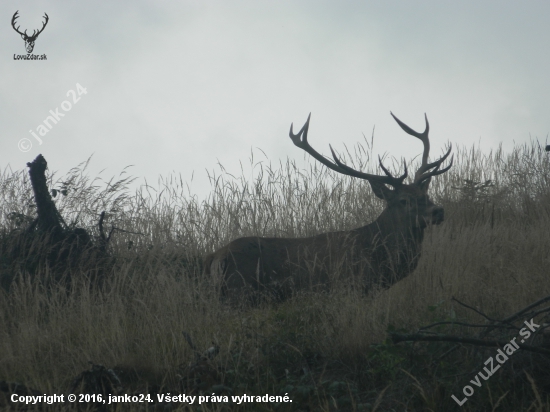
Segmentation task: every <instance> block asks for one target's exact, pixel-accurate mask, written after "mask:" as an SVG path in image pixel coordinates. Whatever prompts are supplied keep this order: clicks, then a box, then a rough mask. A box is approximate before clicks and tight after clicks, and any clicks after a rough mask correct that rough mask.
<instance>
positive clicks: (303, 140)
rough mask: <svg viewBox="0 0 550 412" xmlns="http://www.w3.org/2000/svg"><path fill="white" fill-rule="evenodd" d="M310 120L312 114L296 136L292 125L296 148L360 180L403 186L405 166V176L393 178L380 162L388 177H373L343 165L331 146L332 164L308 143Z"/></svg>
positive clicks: (292, 136)
mask: <svg viewBox="0 0 550 412" xmlns="http://www.w3.org/2000/svg"><path fill="white" fill-rule="evenodd" d="M310 118H311V113H310V114H309V116H308V117H307V120H306V123H305V124H304V126H303V127H302V129H300V131H299V132H298V134H294V132H293V126H294V123H292V124H291V125H290V132H289V136H290V138H291V139H292V142H293V143H294V145H295V146H298V147H299V148H300V149H302V150H304V151H305V152H307V153H309V154H310V155H311V156H313V157H314V158H315V159H316V160H318V161H319V162H321V163H322V164H324V165H325V166H327V167H328V168H329V169H332V170H334V171H336V172H338V173H341V174H344V175H348V176H353V177H358V178H360V179H365V180H369V181H376V182H379V183H384V184H389V185H391V186H394V187H395V186H399V185H400V184H402V183H403V180H404V179H405V178H406V177H407V165H405V174H403V175H402V176H400V177H393V176H392V175H391V173H390V172H389V171H388V170H387V169H386V168H385V167H384V166H383V165H382V162H380V165H381V166H382V170H383V171H384V173H386V175H387V176H380V175H372V174H370V173H364V172H360V171H358V170H355V169H352V168H351V167H349V166H347V165H346V164H344V163H342V161H341V160H340V159H339V158H338V156H337V155H336V152H335V151H334V149H333V148H332V146H330V145H329V147H330V151H331V153H332V158H333V159H334V163H333V162H331V161H330V160H329V159H327V158H326V157H324V156H323V155H322V154H320V153H319V152H317V151H316V150H315V149H314V148H313V147H311V146H310V144H309V143H308V141H307V133H308V130H309V120H310Z"/></svg>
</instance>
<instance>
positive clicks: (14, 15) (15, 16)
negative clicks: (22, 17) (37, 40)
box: [11, 10, 27, 36]
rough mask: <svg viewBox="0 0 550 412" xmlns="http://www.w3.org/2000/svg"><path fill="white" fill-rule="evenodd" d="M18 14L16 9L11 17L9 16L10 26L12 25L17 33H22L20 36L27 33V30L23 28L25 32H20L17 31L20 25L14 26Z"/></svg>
mask: <svg viewBox="0 0 550 412" xmlns="http://www.w3.org/2000/svg"><path fill="white" fill-rule="evenodd" d="M18 14H19V10H17V11H16V12H15V13H14V14H13V17H12V18H11V26H12V27H13V29H14V30H15V31H16V32H17V33H19V34H20V35H22V36H23V35H27V30H25V33H21V32H20V31H19V27H21V26H17V28H16V27H15V23H16V22H15V20H17V19H18V18H19V16H18Z"/></svg>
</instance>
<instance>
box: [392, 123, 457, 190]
mask: <svg viewBox="0 0 550 412" xmlns="http://www.w3.org/2000/svg"><path fill="white" fill-rule="evenodd" d="M390 114H391V115H392V117H393V118H394V119H395V121H396V122H397V124H398V125H399V126H401V128H402V129H403V130H404V131H405V133H407V134H410V135H411V136H414V137H418V138H419V139H420V140H421V141H422V143H424V153H423V154H422V164H421V165H420V167H419V168H418V170H417V171H416V173H415V174H414V183H416V184H419V183H422V182H423V181H425V180H426V179H429V178H431V177H432V176H437V175H440V174H442V173H445V172H446V171H447V170H449V169H450V168H451V166H452V165H453V157H454V155H453V156H451V163H450V164H449V166H447V167H446V168H444V169H441V170H439V168H440V167H441V164H442V163H443V162H444V161H445V159H447V157H448V156H449V154H450V153H451V149H452V147H453V146H452V144H450V145H449V150H447V153H445V154H444V155H443V156H442V157H441V158H440V159H439V160H436V161H435V162H432V163H428V156H429V155H430V138H429V137H428V133H429V132H430V124H429V123H428V116H426V113H424V119H426V129H425V130H424V132H422V133H418V132H416V131H414V130H413V129H411V128H410V127H409V126H407V125H406V124H405V123H403V122H402V121H401V120H399V119H398V118H397V117H395V115H394V114H393V113H392V112H390ZM430 169H433V170H430Z"/></svg>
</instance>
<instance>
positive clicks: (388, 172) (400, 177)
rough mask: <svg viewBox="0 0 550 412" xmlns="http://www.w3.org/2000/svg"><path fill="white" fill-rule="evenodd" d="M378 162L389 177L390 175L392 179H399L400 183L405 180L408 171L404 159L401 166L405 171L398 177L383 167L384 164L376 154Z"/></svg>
mask: <svg viewBox="0 0 550 412" xmlns="http://www.w3.org/2000/svg"><path fill="white" fill-rule="evenodd" d="M378 163H379V164H380V167H381V168H382V170H383V171H384V173H385V174H386V175H387V176H389V177H392V178H394V179H399V180H400V181H401V183H403V180H405V178H406V177H407V176H408V171H407V163H406V162H405V159H403V166H404V168H405V173H403V174H402V175H401V176H399V177H394V176H393V175H392V174H391V173H390V171H389V170H388V169H386V168H385V167H384V164H383V163H382V159H381V158H380V156H378Z"/></svg>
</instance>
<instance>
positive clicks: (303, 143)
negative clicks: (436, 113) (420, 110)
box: [289, 112, 453, 229]
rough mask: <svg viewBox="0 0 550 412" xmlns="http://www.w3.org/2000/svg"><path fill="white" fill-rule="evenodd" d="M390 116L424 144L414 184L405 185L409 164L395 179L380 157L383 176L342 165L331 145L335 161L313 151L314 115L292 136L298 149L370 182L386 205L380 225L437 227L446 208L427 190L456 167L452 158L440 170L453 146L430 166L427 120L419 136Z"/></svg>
mask: <svg viewBox="0 0 550 412" xmlns="http://www.w3.org/2000/svg"><path fill="white" fill-rule="evenodd" d="M390 114H391V115H392V117H393V118H394V119H395V121H396V122H397V124H399V126H401V128H402V129H403V130H404V131H405V132H406V133H408V134H410V135H412V136H415V137H417V138H418V139H420V140H421V141H422V143H423V144H424V152H423V154H422V164H421V165H420V167H419V168H418V170H417V171H416V173H415V175H414V181H413V183H411V184H405V183H403V182H404V180H405V179H406V178H407V176H408V172H407V165H406V163H404V169H405V170H404V173H403V174H402V175H401V176H399V177H394V176H392V174H391V173H390V172H389V170H388V169H386V167H384V165H383V164H382V160H381V159H380V157H379V158H378V161H379V164H380V168H381V169H382V170H383V172H384V175H373V174H370V173H364V172H360V171H358V170H355V169H352V168H351V167H349V166H347V165H345V164H344V163H342V161H341V160H340V159H339V158H338V156H337V155H336V153H335V152H334V150H333V149H332V146H329V147H330V151H331V152H332V157H333V159H334V162H333V161H331V160H329V159H327V158H325V157H324V156H323V155H321V154H320V153H318V152H317V151H316V150H315V149H313V147H311V146H310V145H309V143H308V141H307V133H308V129H309V121H310V118H311V113H310V114H309V116H308V118H307V121H306V123H305V124H304V126H303V127H302V129H301V130H300V131H299V132H298V134H294V132H293V125H292V124H291V125H290V133H289V135H290V138H291V139H292V141H293V143H294V144H295V145H296V146H298V147H299V148H300V149H302V150H304V151H306V152H307V153H309V154H310V155H311V156H313V157H314V158H315V159H316V160H318V161H319V162H321V163H322V164H324V165H325V166H327V167H328V168H329V169H332V170H334V171H336V172H338V173H341V174H344V175H348V176H353V177H357V178H359V179H364V180H367V181H368V182H369V183H370V185H371V187H372V190H373V192H374V194H375V195H376V196H377V197H379V198H380V199H383V200H385V201H386V202H387V207H386V209H385V210H384V212H382V214H381V215H380V217H379V218H378V221H379V222H392V224H393V225H394V226H401V227H412V228H418V229H424V228H425V227H426V226H427V225H428V224H436V225H438V224H440V223H441V222H443V219H444V210H443V207H441V206H437V205H435V204H434V203H433V202H432V201H431V200H430V198H429V197H428V188H429V185H430V181H431V179H432V177H433V176H437V175H440V174H442V173H445V172H446V171H447V170H449V169H450V168H451V166H452V165H453V158H452V157H451V161H450V164H449V166H447V167H445V168H444V169H441V170H440V167H441V164H442V163H443V162H444V161H445V159H447V157H448V156H449V154H450V153H451V148H452V147H451V145H449V149H448V150H447V153H445V155H443V156H442V157H441V158H440V159H439V160H437V161H435V162H432V163H428V156H429V154H430V140H429V137H428V133H429V131H430V125H429V123H428V117H427V116H426V115H424V118H425V120H426V128H425V130H424V132H422V133H419V132H416V131H414V130H413V129H411V128H410V127H409V126H407V125H406V124H405V123H403V122H402V121H401V120H399V119H398V118H397V117H395V116H394V114H393V113H391V112H390Z"/></svg>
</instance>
